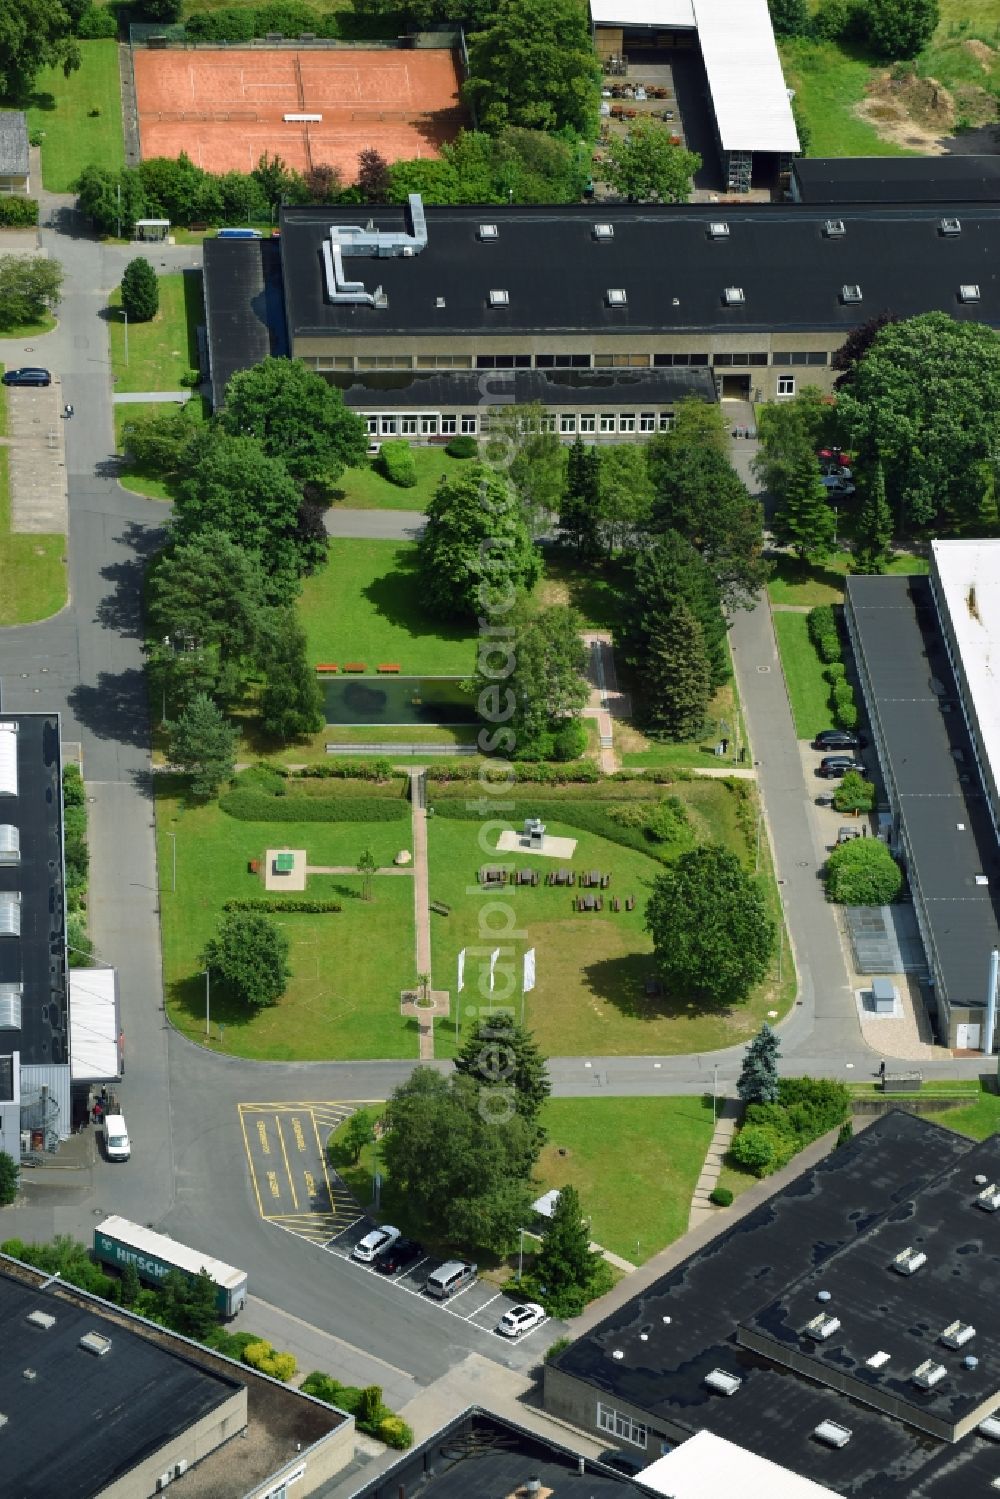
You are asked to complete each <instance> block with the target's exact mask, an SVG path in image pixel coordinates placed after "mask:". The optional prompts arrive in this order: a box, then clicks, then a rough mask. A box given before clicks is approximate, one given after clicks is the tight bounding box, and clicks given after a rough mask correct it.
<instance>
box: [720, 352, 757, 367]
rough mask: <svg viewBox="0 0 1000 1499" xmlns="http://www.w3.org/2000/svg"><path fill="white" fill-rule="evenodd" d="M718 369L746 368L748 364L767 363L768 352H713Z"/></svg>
mask: <svg viewBox="0 0 1000 1499" xmlns="http://www.w3.org/2000/svg"><path fill="white" fill-rule="evenodd" d="M712 363H713V364H714V365H715V368H716V369H746V368H747V366H748V365H761V364H766V363H767V355H766V354H742V353H741V354H713V355H712Z"/></svg>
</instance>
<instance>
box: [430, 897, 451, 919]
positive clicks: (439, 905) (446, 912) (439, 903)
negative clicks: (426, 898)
mask: <svg viewBox="0 0 1000 1499" xmlns="http://www.w3.org/2000/svg"><path fill="white" fill-rule="evenodd" d="M429 905H430V908H431V910H432V911H436V912H437V913H438V915H439V916H450V915H451V906H446V905H445V903H444V901H443V900H432V901H430V902H429Z"/></svg>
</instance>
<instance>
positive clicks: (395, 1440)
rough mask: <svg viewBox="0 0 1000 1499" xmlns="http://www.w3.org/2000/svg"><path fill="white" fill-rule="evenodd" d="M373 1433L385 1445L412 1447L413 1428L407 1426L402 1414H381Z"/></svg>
mask: <svg viewBox="0 0 1000 1499" xmlns="http://www.w3.org/2000/svg"><path fill="white" fill-rule="evenodd" d="M375 1435H376V1436H377V1437H378V1439H379V1441H380V1442H384V1443H385V1445H386V1446H387V1447H398V1448H404V1447H412V1446H413V1428H412V1426H407V1424H406V1422H405V1421H404V1420H403V1418H402V1416H383V1417H382V1419H381V1421H380V1422H379V1423H378V1425H377V1426H376V1428H375Z"/></svg>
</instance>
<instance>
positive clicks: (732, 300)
mask: <svg viewBox="0 0 1000 1499" xmlns="http://www.w3.org/2000/svg"><path fill="white" fill-rule="evenodd" d="M722 300H723V301H724V302H725V304H726V306H727V307H740V306H742V304H743V303H744V302H745V301H746V296H745V294H744V291H743V288H742V286H727V287H726V289H725V291H724V292H723V293H722Z"/></svg>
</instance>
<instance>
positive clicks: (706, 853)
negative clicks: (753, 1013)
mask: <svg viewBox="0 0 1000 1499" xmlns="http://www.w3.org/2000/svg"><path fill="white" fill-rule="evenodd" d="M646 930H647V931H648V932H649V934H650V936H651V937H652V939H653V947H654V950H655V956H656V965H657V967H658V969H659V971H660V974H661V975H662V977H663V981H664V984H665V985H666V987H667V989H668V990H669V992H670V994H671V995H674V996H677V997H680V996H686V997H689V998H691V999H695V1000H699V1001H701V1002H702V1003H705V1004H710V1005H720V1006H725V1005H736V1004H742V1003H743V1002H744V1001H745V1000H746V999H747V998H748V997H749V994H750V990H751V989H752V988H753V986H754V985H755V984H758V983H760V981H761V979H763V977H764V975H765V974H766V973H767V966H768V963H769V962H770V958H771V954H772V952H773V951H774V936H775V931H774V922H773V921H772V920H771V918H770V916H769V915H768V914H767V907H766V905H765V903H764V898H763V895H762V893H761V890H760V886H759V884H758V881H757V880H756V879H755V878H754V877H753V876H751V875H748V874H747V873H746V872H745V870H744V869H743V866H742V864H741V863H740V861H739V859H737V857H736V855H735V854H731V853H730V852H729V851H728V849H725V848H723V847H722V846H721V845H720V844H715V843H705V844H702V845H701V846H700V847H699V848H694V849H691V850H689V851H688V852H687V853H683V854H681V855H680V857H679V858H678V859H676V860H675V861H674V863H673V864H672V865H671V866H670V867H669V869H666V870H664V872H663V873H662V874H661V875H659V876H658V877H657V879H656V880H655V882H654V884H653V889H652V893H651V895H650V897H649V900H648V902H647V905H646Z"/></svg>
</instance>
